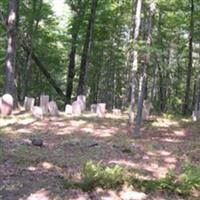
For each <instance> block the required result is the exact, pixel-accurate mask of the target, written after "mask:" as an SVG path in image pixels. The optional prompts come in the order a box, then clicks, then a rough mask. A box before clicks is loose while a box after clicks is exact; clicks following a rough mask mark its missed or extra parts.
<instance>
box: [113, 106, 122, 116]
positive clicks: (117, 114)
mask: <svg viewBox="0 0 200 200" xmlns="http://www.w3.org/2000/svg"><path fill="white" fill-rule="evenodd" d="M112 112H113V115H116V116H120V115H121V114H122V111H121V110H120V109H116V108H115V109H113V110H112Z"/></svg>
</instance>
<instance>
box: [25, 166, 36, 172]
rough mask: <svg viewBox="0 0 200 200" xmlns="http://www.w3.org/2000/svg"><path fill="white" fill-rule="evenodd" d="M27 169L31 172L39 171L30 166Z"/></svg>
mask: <svg viewBox="0 0 200 200" xmlns="http://www.w3.org/2000/svg"><path fill="white" fill-rule="evenodd" d="M27 169H28V170H29V171H36V170H37V167H34V166H29V167H28V168H27Z"/></svg>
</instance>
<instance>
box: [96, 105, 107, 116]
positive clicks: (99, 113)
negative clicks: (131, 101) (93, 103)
mask: <svg viewBox="0 0 200 200" xmlns="http://www.w3.org/2000/svg"><path fill="white" fill-rule="evenodd" d="M96 113H97V116H98V117H105V114H106V104H105V103H98V104H97V110H96Z"/></svg>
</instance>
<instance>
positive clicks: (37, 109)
mask: <svg viewBox="0 0 200 200" xmlns="http://www.w3.org/2000/svg"><path fill="white" fill-rule="evenodd" d="M31 113H32V115H33V116H34V117H35V118H38V119H42V118H43V116H44V114H43V110H42V108H40V107H39V106H33V107H32V109H31Z"/></svg>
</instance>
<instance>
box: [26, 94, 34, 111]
mask: <svg viewBox="0 0 200 200" xmlns="http://www.w3.org/2000/svg"><path fill="white" fill-rule="evenodd" d="M34 103H35V99H34V98H31V97H25V99H24V108H25V110H26V111H31V109H32V107H33V106H34Z"/></svg>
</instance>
